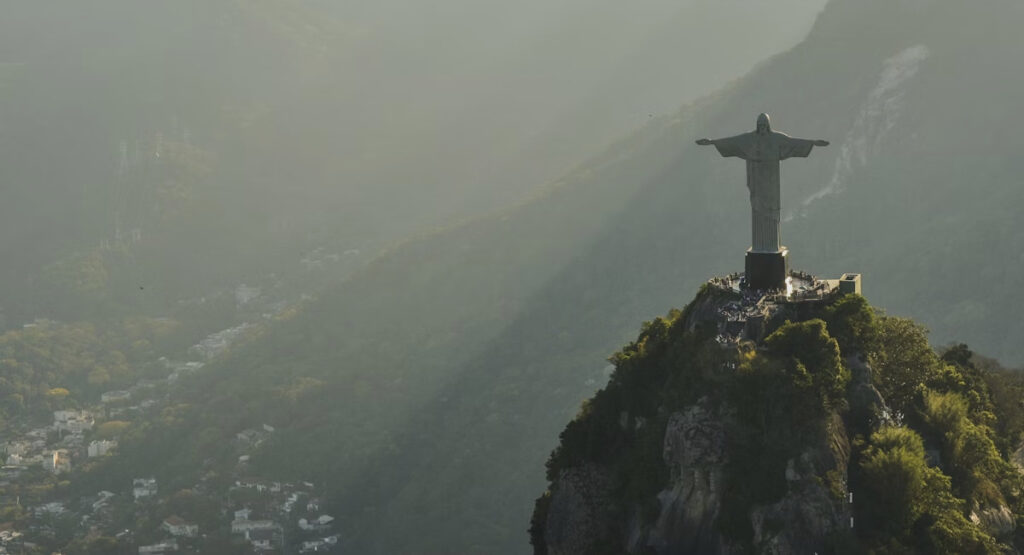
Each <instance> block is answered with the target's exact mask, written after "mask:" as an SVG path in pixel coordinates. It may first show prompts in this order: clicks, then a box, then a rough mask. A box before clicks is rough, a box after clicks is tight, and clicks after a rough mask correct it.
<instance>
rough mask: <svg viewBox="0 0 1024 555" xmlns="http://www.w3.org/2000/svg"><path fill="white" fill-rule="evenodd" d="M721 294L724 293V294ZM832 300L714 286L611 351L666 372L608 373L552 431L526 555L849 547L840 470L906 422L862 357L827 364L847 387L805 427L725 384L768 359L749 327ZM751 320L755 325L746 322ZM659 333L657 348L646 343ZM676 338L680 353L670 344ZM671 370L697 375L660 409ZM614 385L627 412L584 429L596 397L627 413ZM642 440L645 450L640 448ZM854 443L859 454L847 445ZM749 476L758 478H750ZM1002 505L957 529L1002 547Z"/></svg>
mask: <svg viewBox="0 0 1024 555" xmlns="http://www.w3.org/2000/svg"><path fill="white" fill-rule="evenodd" d="M724 290H725V291H726V293H728V291H727V290H728V287H725V288H724ZM831 302H832V301H831V300H828V299H821V300H820V302H818V303H817V305H815V304H814V303H811V304H803V305H800V306H796V305H793V304H791V303H785V302H778V299H776V300H771V299H766V298H755V297H743V296H737V295H730V294H723V288H722V287H719V288H717V289H716V288H713V287H712V288H707V289H705V291H704V292H702V294H700V295H698V298H697V299H696V300H695V301H694V302H693V303H692V304H691V305H690V306H689V307H688V308H687V309H686V311H684V313H682V314H681V315H679V316H677V317H675V319H674V321H672V322H670V323H667V327H665V328H664V329H663V330H662V331H660V332H659V331H658V330H659V329H661V328H659V327H658V323H657V322H656V323H655V324H653V325H650V326H649V327H648V328H646V329H645V331H644V333H643V334H642V335H641V338H640V339H639V340H638V341H637V342H636V343H634V344H632V345H630V346H629V347H627V349H626V350H624V353H620V354H619V355H617V357H618V359H617V362H618V366H619V367H620V370H624V371H634V372H638V371H639V370H638V369H637V368H632V367H631V365H633V364H634V363H635V361H636V359H637V357H639V358H641V359H643V360H644V361H645V364H643V365H638V368H644V371H646V370H647V368H648V367H652V368H656V367H661V368H663V372H662V373H658V374H648V375H647V378H648V379H654V378H653V376H657V377H658V378H665V377H668V379H667V380H666V381H665V382H664V383H665V385H664V386H663V387H664V389H663V390H661V391H660V392H659V394H657V395H654V394H652V393H651V392H650V390H649V389H646V388H647V386H649V385H650V384H647V385H646V386H643V387H637V386H636V384H630V383H628V382H627V379H626V378H624V377H623V378H618V376H613V379H612V383H611V384H610V385H609V388H607V389H606V390H605V391H602V392H601V393H599V395H598V396H597V397H595V399H593V400H592V402H591V404H590V405H588V406H587V408H586V410H585V413H581V416H580V417H578V418H577V420H576V421H574V423H573V424H571V425H570V426H569V428H567V430H566V432H565V433H563V435H562V440H563V444H562V446H561V447H560V448H559V450H556V452H555V453H554V454H553V455H552V462H549V467H555V468H557V467H559V466H560V465H562V466H564V468H561V469H560V470H559V471H558V473H557V475H555V476H552V477H551V478H552V481H551V484H550V488H549V491H548V493H547V494H546V496H545V497H544V498H542V500H543V501H544V503H539V504H538V508H537V511H536V513H535V515H534V529H533V530H532V531H531V532H532V534H533V540H534V546H535V552H536V553H548V554H551V555H554V554H558V555H572V554H594V553H598V554H600V553H623V552H625V553H636V554H658V555H668V554H677V553H707V554H733V553H736V554H738V553H751V552H756V553H770V554H784V553H827V552H832V551H834V550H835V549H836V548H837V547H838V546H840V545H844V544H848V543H850V542H854V541H856V540H854V539H853V538H854V537H855V536H856V534H857V532H858V531H857V530H855V529H854V526H855V525H856V524H857V521H856V519H855V510H854V509H855V507H854V504H853V503H854V502H855V501H856V500H855V499H854V496H853V495H851V482H852V481H855V480H856V478H855V477H853V476H851V473H855V472H857V468H858V464H860V463H859V461H860V460H861V459H859V458H858V457H861V455H860V454H858V452H857V451H858V449H860V450H861V451H863V449H864V443H865V438H866V437H869V436H872V434H873V433H875V432H878V431H879V430H883V429H892V428H894V427H899V426H901V425H902V424H901V423H900V420H901V419H903V418H904V417H905V415H903V414H902V413H899V412H897V411H895V410H894V409H893V408H891V407H890V405H889V404H888V403H887V402H886V399H885V398H884V396H883V394H882V393H881V392H880V391H879V389H878V387H876V385H875V383H874V380H873V377H874V376H876V375H877V373H878V371H877V370H873V369H872V368H871V366H870V365H869V363H868V362H867V358H868V357H867V356H865V354H864V353H861V352H857V351H854V350H852V349H847V352H845V353H844V355H845V356H844V357H843V358H842V359H841V361H842V362H841V363H840V364H841V366H842V367H843V368H844V369H845V371H846V372H848V374H846V375H848V376H849V378H848V381H846V382H845V383H844V387H843V388H842V390H843V392H842V398H841V400H839V401H837V402H834V403H831V404H826V406H827V408H826V409H824V410H820V411H817V412H814V413H808V414H814V415H815V416H814V417H813V418H810V419H808V421H806V422H804V421H801V418H793V417H792V415H787V414H786V413H788V412H790V411H793V412H794V413H796V412H799V411H800V410H802V409H800V408H799V406H798V403H796V402H795V401H794V400H793V399H792V398H785V402H783V403H782V404H781V405H773V404H772V402H771V400H770V399H769V400H768V401H767V402H766V401H765V400H764V399H763V398H761V399H758V397H759V396H760V397H764V396H768V397H772V396H780V398H781V397H784V395H785V393H784V392H782V393H779V392H778V391H776V390H773V389H771V387H766V388H765V390H764V391H763V392H759V391H755V392H754V393H753V394H752V395H753V396H752V397H751V396H748V397H744V396H743V395H742V394H739V393H737V387H738V386H737V384H736V383H735V382H733V381H732V380H733V379H740V380H742V379H745V378H743V375H744V374H746V373H750V372H752V370H751V369H750V368H751V366H750V364H749V361H751V360H754V359H756V358H757V357H758V356H777V355H779V352H780V350H781V348H780V347H779V346H778V341H776V342H775V344H773V347H769V346H768V345H766V342H765V341H760V339H762V338H763V336H764V333H763V332H764V331H765V329H762V328H766V329H767V330H769V331H770V330H772V329H777V328H778V327H779V326H780V322H786V324H785V325H791V324H789V322H788V321H789V320H799V319H801V318H806V317H808V316H813V315H814V314H815V313H816V311H817V313H819V314H822V313H825V312H827V309H826V310H824V311H822V310H820V309H822V308H823V307H826V306H827V305H828V304H829V303H831ZM750 320H756V322H757V324H758V326H760V327H754V326H751V325H749V324H750ZM830 325H832V327H833V330H834V332H835V333H837V334H841V333H843V332H842V331H841V330H842V329H843V326H844V325H845V324H844V322H842V321H833V322H831V323H830ZM822 326H824V324H822ZM730 330H731V331H730ZM659 333H661V334H662V335H661V337H662V338H663V339H662V341H663V343H660V342H659V341H658V340H657V339H656V338H657V337H658V334H659ZM695 337H700V338H701V339H695ZM771 341H772V340H771V338H769V339H768V341H767V342H768V343H770V342H771ZM829 341H832V340H831V339H830V340H829ZM684 343H685V344H687V345H688V348H683V347H680V344H684ZM832 344H835V343H834V342H833V343H832ZM773 349H774V353H773V352H772V351H773ZM835 351H836V352H838V348H836V349H835ZM766 353H767V355H766ZM674 357H675V358H674ZM687 357H688V358H687ZM801 357H802V358H801ZM793 358H794V360H797V359H799V361H798V366H800V365H802V364H803V363H804V361H808V360H811V358H810V357H809V356H808V355H806V354H801V355H797V356H794V357H793ZM687 360H688V361H689V364H688V363H687ZM837 360H838V359H837ZM745 361H747V362H745ZM687 365H688V366H689V367H688V368H686V367H687ZM684 368H686V369H685V370H684ZM673 370H675V371H681V372H682V371H685V372H689V373H691V374H692V375H695V376H698V377H696V378H693V380H692V381H689V382H687V383H686V386H685V387H683V388H682V389H683V390H684V391H685V392H686V393H684V394H682V397H683V398H684V399H685V401H683V402H678V403H673V402H672V401H666V399H674V400H676V401H678V400H679V397H677V396H675V395H673V394H666V393H665V390H670V389H672V387H674V386H673V385H672V384H673V382H674V381H675V379H674V378H673V377H672V372H673ZM806 370H808V371H809V373H811V374H813V373H814V372H816V371H820V370H819V368H814V367H810V368H806ZM737 375H739V376H740V377H739V378H736V376H737ZM622 388H636V391H638V392H639V393H638V394H637V396H638V397H641V399H640V401H639V402H637V403H632V408H631V410H622V411H620V412H618V413H616V415H617V418H611V417H608V418H607V419H604V420H603V422H604V423H605V425H608V424H610V425H611V428H612V433H610V434H609V433H607V432H609V430H608V429H607V428H606V427H605V428H601V427H600V426H602V425H601V424H594V425H593V426H598V427H589V426H588V425H587V422H594V421H601V420H602V419H601V416H600V412H601V411H602V410H604V409H603V406H604V404H605V403H606V402H608V401H606V399H605V398H604V397H603V396H604V395H610V396H612V397H617V399H618V401H617V402H618V404H617V405H616V407H617V408H619V409H622V408H627V407H629V406H630V405H631V403H630V402H628V401H624V399H628V396H627V395H623V394H622V392H621V391H617V390H618V389H622ZM779 391H781V390H779ZM762 393H763V395H762ZM747 395H750V394H749V392H748V393H747ZM644 398H646V399H648V400H650V399H654V398H658V399H661V400H660V401H659V402H658V405H657V406H655V407H644V406H643V399H644ZM744 399H746V401H744ZM634 400H635V399H634ZM745 403H747V404H749V403H753V404H756V405H757V409H756V410H754V411H751V410H750V409H749V407H748V406H745ZM752 415H753V420H752V419H751V417H752ZM758 420H760V422H758ZM810 420H813V422H811V421H810ZM644 431H646V433H648V434H653V437H654V438H655V439H656V441H653V442H649V443H648V442H645V441H644V440H643V439H642V435H643V433H644ZM854 436H856V437H857V438H858V439H857V440H856V441H857V442H859V445H860V447H855V446H854V443H855V441H854ZM580 437H586V438H588V439H587V440H586V441H589V442H591V443H590V444H589V445H590V446H589V447H588V449H589V450H590V453H591V454H590V455H586V456H583V457H581V458H580V459H577V460H578V461H579V462H578V463H577V464H572V463H567V462H565V461H570V460H573V459H572V457H570V456H568V455H567V454H566V450H567V449H568V447H567V446H568V445H580V444H581V443H579V442H580V441H583V440H580V439H579V438H580ZM595 438H599V439H595ZM600 441H604V442H609V443H611V444H615V445H616V447H615V448H613V449H612V450H611V451H613V452H604V453H602V452H601V449H600V445H599V444H595V443H593V442H600ZM940 444H941V441H940V442H938V443H935V444H934V445H930V446H929V447H928V458H929V459H930V462H929V463H928V464H930V465H932V466H933V467H935V468H940V467H941V466H942V465H943V461H942V460H941V459H942V455H941V454H940V452H942V449H941V448H940V446H941V445H940ZM778 445H783V446H784V447H777V446H778ZM655 451H656V453H655ZM643 453H647V454H648V455H651V454H654V455H656V458H657V463H659V464H657V465H651V464H647V465H646V466H637V465H635V464H633V462H631V458H643V457H644V456H646V455H644V454H643ZM1022 459H1024V448H1021V450H1019V451H1017V453H1016V454H1015V455H1013V457H1011V462H1015V463H1016V464H1017V465H1018V468H1021V469H1022V470H1021V471H1022V472H1024V460H1022ZM946 463H947V466H948V463H949V461H946ZM641 473H646V475H647V476H661V477H662V479H661V480H658V481H656V482H657V483H655V484H650V483H648V485H647V486H646V487H645V488H643V489H642V491H640V492H638V491H637V486H635V482H636V478H637V476H638V475H639V474H641ZM751 473H753V474H756V475H757V477H756V478H754V479H753V480H751V477H750V476H749V474H751ZM954 474H955V472H954ZM549 476H550V475H549ZM760 482H764V484H763V487H762V484H761V483H760ZM946 487H948V486H946ZM1013 495H1014V494H1011V495H1010V496H1008V497H1004V498H1003V499H1010V498H1011V497H1012V496H1013ZM969 503H970V502H969ZM1010 504H1011V501H1006V502H1002V501H1000V502H995V503H987V504H979V503H976V502H975V503H973V505H969V506H970V507H971V510H970V511H968V512H967V513H965V514H967V515H968V520H969V524H965V525H966V526H974V527H976V529H977V530H980V531H981V533H983V534H988V535H991V537H993V538H1002V539H1003V540H1004V541H1005V542H1007V543H1004V544H1003V548H1007V549H1009V548H1010V547H1009V545H1010V543H1012V541H1013V536H1014V534H1015V531H1016V526H1015V521H1016V520H1015V519H1016V518H1017V517H1016V515H1015V513H1014V510H1013V509H1012V508H1011V507H1010ZM964 522H965V523H967V522H968V521H966V520H965V521H964ZM972 533H973V532H972ZM992 545H995V543H994V542H993V543H992ZM973 551H974V552H978V553H984V552H987V551H985V550H984V549H981V550H977V549H975V550H973Z"/></svg>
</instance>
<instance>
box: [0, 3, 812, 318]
mask: <svg viewBox="0 0 1024 555" xmlns="http://www.w3.org/2000/svg"><path fill="white" fill-rule="evenodd" d="M821 5H823V0H779V1H778V2H777V3H776V4H774V5H772V6H771V7H770V8H769V7H767V6H765V7H757V8H754V9H745V8H741V7H740V6H738V5H734V4H728V5H724V6H723V5H720V3H713V2H706V1H705V0H688V1H687V2H683V3H680V2H676V1H674V0H643V1H641V2H638V3H635V4H631V5H629V6H624V5H622V4H621V3H619V2H615V1H614V0H602V1H600V2H584V1H582V0H572V1H567V2H559V3H551V2H542V1H540V0H533V1H532V2H527V3H520V4H517V5H516V6H514V7H513V6H510V5H508V4H507V3H501V2H467V1H464V0H446V1H445V2H443V3H441V4H436V5H435V4H431V5H429V6H427V5H425V4H423V3H422V2H418V1H414V0H401V1H396V2H388V3H379V2H358V1H357V2H314V1H306V0H255V1H252V0H244V1H243V0H202V1H200V0H182V1H179V2H174V3H173V4H170V3H167V4H146V3H139V2H134V1H130V0H96V1H93V2H89V3H83V2H79V1H75V0H54V1H51V2H45V3H40V2H35V1H31V0H11V1H10V2H8V3H6V4H5V6H4V7H5V9H4V17H3V18H0V129H2V131H0V184H2V189H3V198H2V200H3V202H2V204H0V257H2V258H3V259H4V260H5V261H6V262H7V264H6V265H5V266H4V267H3V268H0V289H2V290H3V291H4V292H5V293H7V295H8V300H7V301H5V302H4V307H3V308H4V310H5V312H6V314H7V316H8V317H9V320H10V321H11V322H12V323H20V322H24V321H31V320H32V319H33V318H35V317H37V316H40V315H46V316H50V317H58V318H61V319H80V318H91V317H95V316H97V314H96V313H97V312H100V313H103V312H104V311H105V312H111V311H113V309H112V308H111V306H110V305H115V306H116V307H117V308H119V309H122V310H129V311H149V312H151V313H153V312H156V313H160V312H163V311H165V310H166V309H167V306H168V304H172V303H174V302H176V301H178V300H180V299H181V298H182V297H198V296H202V295H205V294H208V293H209V291H210V290H211V289H212V288H215V287H224V286H225V285H235V284H237V283H239V282H242V281H246V280H248V281H249V282H250V283H252V281H253V279H254V276H257V275H260V274H268V273H270V272H274V273H277V274H278V275H281V274H282V273H286V272H287V269H288V267H289V266H295V265H296V264H297V262H298V260H299V259H300V258H301V257H302V254H301V252H303V251H308V250H310V249H313V248H317V247H322V246H324V244H325V243H328V242H332V241H333V242H337V243H341V245H340V247H338V248H340V249H341V250H342V251H344V250H349V249H352V248H359V249H360V250H362V251H363V252H364V253H369V252H371V251H373V252H375V251H376V249H378V248H379V246H380V245H381V244H385V243H387V242H390V241H395V240H398V239H400V238H402V237H405V236H407V235H408V234H410V233H413V232H420V231H422V230H423V229H425V228H428V227H430V226H435V225H440V224H441V223H442V222H446V221H448V220H449V219H450V218H453V217H459V218H464V217H467V216H469V215H471V214H474V213H477V212H479V211H481V210H485V209H493V208H494V207H497V206H503V205H506V204H508V203H510V202H512V201H513V200H515V199H520V198H522V196H524V195H525V194H526V192H527V191H530V190H531V189H533V188H534V187H535V186H537V185H538V184H539V183H543V182H547V181H548V180H550V179H551V178H552V176H555V175H558V174H561V173H562V172H564V171H565V169H566V168H567V167H570V166H572V165H575V164H577V163H578V162H579V160H581V159H582V158H583V157H585V156H588V155H590V154H591V153H592V152H593V151H594V150H595V149H597V148H603V147H604V146H605V145H607V143H608V142H609V140H610V139H611V138H613V137H616V136H618V135H619V134H621V133H622V132H623V131H624V130H630V129H634V128H635V127H637V126H639V125H641V124H642V123H645V122H646V121H647V120H648V118H649V117H650V115H651V114H655V113H661V112H664V111H667V110H670V109H674V107H675V105H676V104H677V103H678V102H679V100H678V98H680V97H683V98H692V97H693V96H695V95H697V94H702V93H703V92H706V91H708V90H711V89H712V88H714V87H717V86H719V85H720V84H721V83H723V82H724V81H725V80H727V79H730V78H732V77H734V76H736V75H739V74H741V73H742V72H745V71H746V70H747V69H748V68H749V67H750V65H751V64H753V63H754V62H756V61H757V60H760V59H762V58H763V57H765V56H767V55H768V54H769V53H771V52H775V51H778V50H780V49H783V48H786V47H788V46H789V45H791V44H793V43H795V42H796V41H797V40H799V38H800V37H801V36H803V35H804V34H805V33H806V29H807V28H808V27H809V24H810V21H811V20H812V18H813V16H814V14H815V13H816V12H817V10H818V9H820V7H821ZM787 14H789V15H790V17H787ZM762 15H763V16H764V18H767V19H768V20H769V21H771V22H773V23H774V24H773V25H772V26H771V31H770V32H767V33H765V34H764V36H763V42H762V43H760V44H757V45H746V44H740V43H738V44H733V45H731V46H729V47H728V48H723V49H720V50H719V51H717V52H715V53H714V54H713V55H707V54H705V53H699V54H698V53H697V52H696V51H695V49H694V48H693V46H694V45H697V44H699V43H700V42H701V41H702V40H703V38H704V37H710V36H711V34H712V30H711V29H710V25H709V24H710V23H712V22H714V23H715V30H714V31H713V32H714V33H719V34H721V33H726V34H730V35H744V34H746V33H747V32H749V30H751V29H754V28H757V27H759V26H761V25H762V24H763V18H762V17H761V16H762ZM675 51H683V52H684V53H683V54H680V55H677V54H675V53H674V52H675ZM670 61H671V62H672V64H678V65H670V64H669V63H668V62H670ZM638 83H642V84H643V86H637V84H638ZM523 160H530V162H529V163H523ZM126 242H127V243H131V249H130V250H131V252H130V255H131V258H132V261H133V262H132V264H133V266H132V267H130V268H124V267H117V266H116V265H114V264H111V263H110V262H109V261H104V262H105V264H104V265H103V267H104V270H105V271H106V272H107V274H108V275H110V276H111V281H117V279H118V278H121V279H123V280H125V281H136V282H137V281H142V282H146V283H148V284H149V285H150V287H149V288H148V291H149V293H148V294H147V295H146V296H145V297H146V301H147V303H141V301H140V299H139V298H137V297H141V296H140V295H124V288H123V287H121V286H120V284H113V283H107V284H106V291H105V294H106V297H107V298H105V299H104V300H105V301H106V302H105V304H104V303H98V302H92V303H90V302H80V301H82V299H68V298H65V297H74V296H75V294H74V292H72V293H71V294H68V295H65V294H64V293H65V292H63V291H54V290H53V289H54V288H52V287H47V286H46V284H47V283H48V282H49V281H52V280H48V276H46V275H44V274H45V273H46V272H44V270H43V269H44V268H45V267H46V266H47V265H49V264H51V263H53V262H55V261H58V260H61V261H67V259H69V258H73V257H75V256H79V255H89V254H92V255H94V258H101V257H100V256H99V255H97V254H96V253H90V252H89V251H94V250H95V249H98V248H99V245H100V244H101V243H102V244H110V245H114V246H116V244H118V243H126ZM329 248H334V246H333V245H332V246H331V247H329ZM71 266H73V264H65V268H66V269H67V270H69V273H70V270H72V269H73V268H71ZM80 278H81V276H77V277H68V276H61V279H63V281H65V282H70V281H75V280H76V279H80ZM133 290H134V289H133ZM116 293H119V294H121V297H122V298H116V299H111V297H117V296H118V295H117V294H116ZM85 296H88V295H85ZM158 297H159V298H158ZM34 299H45V301H41V302H35V301H34ZM86 300H90V299H86ZM76 301H78V302H76ZM93 301H94V300H93ZM133 303H134V304H133ZM90 304H91V305H102V306H101V307H99V308H98V307H96V306H91V308H92V309H93V310H92V311H89V310H86V308H87V307H89V305H90ZM172 306H173V305H172ZM126 307H127V308H126ZM101 309H102V310H101Z"/></svg>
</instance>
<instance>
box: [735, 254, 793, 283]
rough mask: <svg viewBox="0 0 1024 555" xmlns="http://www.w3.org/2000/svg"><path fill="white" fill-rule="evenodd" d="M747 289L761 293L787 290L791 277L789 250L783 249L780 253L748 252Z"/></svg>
mask: <svg viewBox="0 0 1024 555" xmlns="http://www.w3.org/2000/svg"><path fill="white" fill-rule="evenodd" d="M746 269H747V272H746V278H747V287H748V288H749V289H755V290H759V291H767V290H771V289H782V290H785V289H786V277H788V276H789V249H787V248H786V247H782V248H781V249H780V250H779V252H755V251H753V250H747V263H746Z"/></svg>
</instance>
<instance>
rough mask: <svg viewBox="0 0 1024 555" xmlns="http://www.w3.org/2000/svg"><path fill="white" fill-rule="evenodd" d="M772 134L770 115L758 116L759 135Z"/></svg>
mask: <svg viewBox="0 0 1024 555" xmlns="http://www.w3.org/2000/svg"><path fill="white" fill-rule="evenodd" d="M771 132H772V120H771V118H769V117H768V114H761V115H760V116H757V133H758V134H759V135H765V134H768V133H771Z"/></svg>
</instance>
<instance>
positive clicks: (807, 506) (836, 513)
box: [750, 453, 849, 555]
mask: <svg viewBox="0 0 1024 555" xmlns="http://www.w3.org/2000/svg"><path fill="white" fill-rule="evenodd" d="M812 459H813V457H812V456H811V455H810V454H809V453H805V454H804V455H802V456H801V457H800V458H799V459H792V460H790V464H789V465H788V466H787V469H786V474H787V478H790V477H791V476H792V477H794V478H795V480H794V479H790V482H791V489H790V492H789V493H788V494H787V495H786V496H785V497H784V498H782V499H781V500H780V501H778V502H777V503H773V504H771V505H767V506H761V507H755V508H754V509H753V510H752V511H751V514H750V522H751V525H752V526H753V528H754V541H753V544H754V545H755V546H757V551H758V553H770V554H779V555H782V554H787V553H821V552H823V551H824V549H825V547H826V546H825V538H826V537H827V536H828V535H829V534H830V533H831V532H832V531H834V530H837V529H838V528H840V527H842V526H848V525H849V524H848V523H849V514H848V511H847V509H846V507H845V504H844V502H843V501H842V500H839V499H835V498H834V497H833V496H832V495H831V494H830V493H829V492H828V490H827V489H826V488H825V487H824V485H822V484H821V483H819V481H818V480H816V479H815V478H816V477H815V472H814V470H813V468H812V467H811V465H810V464H809V462H810V461H811V460H812ZM792 482H795V483H792Z"/></svg>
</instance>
